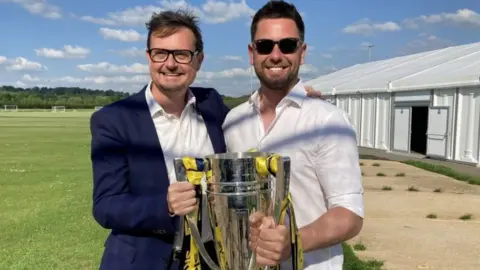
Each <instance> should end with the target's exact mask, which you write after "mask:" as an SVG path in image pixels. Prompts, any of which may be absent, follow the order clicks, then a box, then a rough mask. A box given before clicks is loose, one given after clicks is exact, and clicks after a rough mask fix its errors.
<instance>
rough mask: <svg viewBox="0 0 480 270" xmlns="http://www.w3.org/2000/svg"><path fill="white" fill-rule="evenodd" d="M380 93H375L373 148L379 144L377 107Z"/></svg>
mask: <svg viewBox="0 0 480 270" xmlns="http://www.w3.org/2000/svg"><path fill="white" fill-rule="evenodd" d="M377 101H378V93H373V125H374V126H373V147H372V148H373V149H375V148H376V146H377V125H378V119H377V107H378V103H377Z"/></svg>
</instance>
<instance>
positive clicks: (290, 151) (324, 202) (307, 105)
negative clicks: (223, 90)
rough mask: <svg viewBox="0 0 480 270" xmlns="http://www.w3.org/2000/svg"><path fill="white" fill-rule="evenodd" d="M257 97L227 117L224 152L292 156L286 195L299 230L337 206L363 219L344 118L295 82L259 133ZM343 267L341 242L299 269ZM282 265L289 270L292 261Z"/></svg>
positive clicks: (352, 142)
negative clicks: (269, 153)
mask: <svg viewBox="0 0 480 270" xmlns="http://www.w3.org/2000/svg"><path fill="white" fill-rule="evenodd" d="M258 98H259V96H258V92H255V93H253V94H252V96H251V97H250V99H249V100H248V101H247V102H245V103H243V104H241V105H239V106H237V107H235V108H234V109H232V110H231V111H230V113H229V114H228V115H227V119H226V120H225V123H224V126H223V127H224V132H225V139H226V143H227V150H228V151H229V152H245V151H247V150H248V149H251V148H257V149H259V150H260V151H267V152H275V153H278V154H281V155H284V156H289V157H290V158H291V174H290V193H291V194H292V199H293V205H294V210H295V215H296V219H297V225H298V227H299V228H302V227H304V226H305V225H308V224H310V223H312V222H313V221H315V220H317V219H318V218H319V217H320V216H321V215H322V214H324V213H325V212H326V211H327V210H328V209H331V208H333V207H336V206H342V207H345V208H347V209H349V210H351V211H353V212H354V213H356V214H357V215H359V216H361V217H363V216H364V206H363V186H362V176H361V170H360V166H359V157H358V147H357V141H356V133H355V129H354V128H353V126H352V125H351V124H350V123H349V121H348V118H347V114H346V113H345V112H344V111H342V110H341V109H340V108H338V107H336V106H334V105H332V104H330V103H328V102H327V101H323V100H320V99H314V98H309V97H306V94H305V88H304V85H303V83H302V82H301V81H300V82H299V83H298V84H297V85H295V87H294V88H293V89H292V90H291V91H290V93H289V94H288V95H287V96H286V97H285V98H284V99H283V100H282V101H281V102H280V103H279V104H278V106H277V108H276V118H275V119H274V121H273V122H272V124H271V127H270V128H269V129H268V130H267V132H264V128H263V123H262V120H261V117H260V114H259V110H258V104H259V101H258ZM342 265H343V252H342V247H341V244H338V245H334V246H332V247H329V248H324V249H319V250H315V251H312V252H309V253H305V254H304V266H305V268H304V269H308V270H313V269H315V270H327V269H329V270H332V269H335V270H337V269H338V270H341V269H342ZM281 267H282V269H291V261H290V260H288V261H286V262H284V263H282V265H281Z"/></svg>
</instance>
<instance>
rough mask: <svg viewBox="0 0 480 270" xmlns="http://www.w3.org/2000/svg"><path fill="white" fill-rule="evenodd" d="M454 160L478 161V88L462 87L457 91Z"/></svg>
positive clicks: (479, 94)
mask: <svg viewBox="0 0 480 270" xmlns="http://www.w3.org/2000/svg"><path fill="white" fill-rule="evenodd" d="M456 119H457V123H456V125H455V128H456V138H455V141H456V147H455V160H458V161H464V162H472V163H477V164H478V163H479V155H480V149H479V148H480V142H479V141H480V132H479V129H480V88H479V87H475V88H463V89H460V90H459V92H458V111H457V118H456Z"/></svg>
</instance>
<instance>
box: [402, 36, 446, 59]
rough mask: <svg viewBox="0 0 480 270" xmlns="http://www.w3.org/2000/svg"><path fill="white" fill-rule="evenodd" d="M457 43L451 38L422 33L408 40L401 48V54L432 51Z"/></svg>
mask: <svg viewBox="0 0 480 270" xmlns="http://www.w3.org/2000/svg"><path fill="white" fill-rule="evenodd" d="M453 45H455V43H454V42H453V41H451V40H447V39H443V38H440V37H437V36H435V35H431V34H428V33H420V34H418V37H417V38H415V39H413V40H411V41H409V42H407V44H405V46H403V48H402V49H401V50H400V54H401V55H407V54H413V53H419V52H425V51H431V50H436V49H442V48H446V47H449V46H453Z"/></svg>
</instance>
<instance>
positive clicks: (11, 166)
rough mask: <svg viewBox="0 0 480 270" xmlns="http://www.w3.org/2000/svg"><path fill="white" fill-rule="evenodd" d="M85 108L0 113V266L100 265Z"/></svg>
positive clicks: (354, 262)
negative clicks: (70, 110) (65, 110)
mask: <svg viewBox="0 0 480 270" xmlns="http://www.w3.org/2000/svg"><path fill="white" fill-rule="evenodd" d="M91 113H92V112H91V111H90V112H88V111H78V112H63V113H52V112H12V113H0V147H1V151H0V209H1V211H0V228H1V229H2V231H1V232H0V269H62V270H65V269H98V263H99V261H100V257H101V254H102V251H103V243H104V241H105V237H106V235H107V233H108V232H107V231H106V230H104V229H102V228H101V227H100V226H99V225H97V224H96V223H95V221H94V220H93V217H92V214H91V213H92V199H91V198H92V172H91V164H90V159H89V154H90V148H89V147H90V133H89V126H88V121H89V117H90V115H91ZM346 248H348V247H346ZM345 260H346V261H347V262H346V264H345V269H352V270H353V269H378V268H377V267H378V266H380V264H381V263H378V262H369V263H363V262H361V261H359V260H358V258H356V256H355V255H354V253H353V251H352V250H351V249H348V250H346V253H345Z"/></svg>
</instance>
